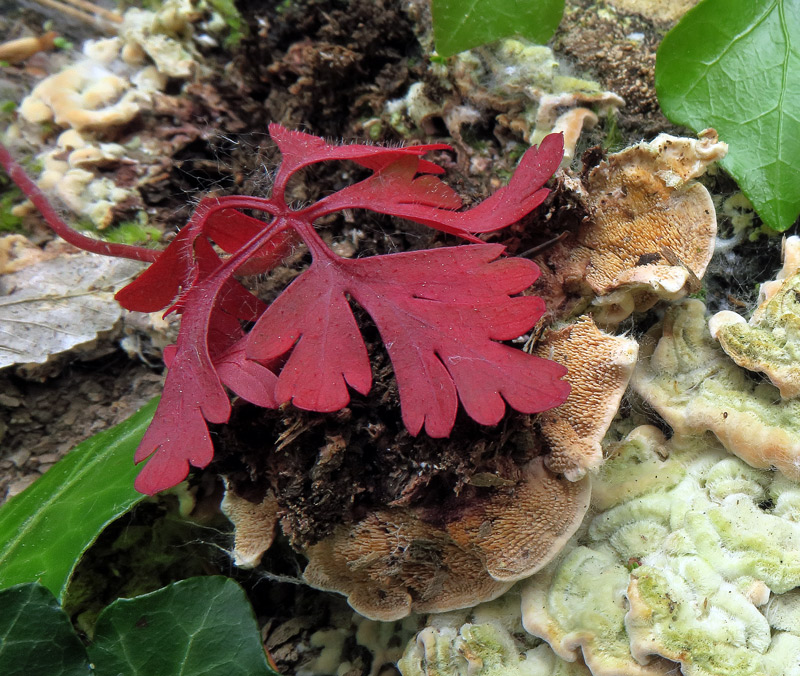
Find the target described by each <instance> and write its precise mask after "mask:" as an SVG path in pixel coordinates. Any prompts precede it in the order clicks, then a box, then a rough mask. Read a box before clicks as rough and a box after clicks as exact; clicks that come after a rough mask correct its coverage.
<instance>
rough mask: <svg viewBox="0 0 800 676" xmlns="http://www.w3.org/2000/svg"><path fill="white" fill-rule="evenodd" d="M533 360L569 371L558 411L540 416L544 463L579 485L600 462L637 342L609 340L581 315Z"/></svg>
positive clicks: (549, 339)
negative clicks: (566, 391)
mask: <svg viewBox="0 0 800 676" xmlns="http://www.w3.org/2000/svg"><path fill="white" fill-rule="evenodd" d="M537 354H538V355H539V356H541V357H545V358H547V359H553V360H554V361H557V362H558V363H559V364H563V365H564V366H566V367H567V369H568V372H567V376H566V379H567V381H568V382H569V384H570V386H571V387H572V390H571V391H570V395H569V397H568V398H567V400H566V401H565V402H564V403H563V404H561V406H559V407H557V408H554V409H551V410H549V411H546V412H545V413H542V414H541V415H540V416H539V422H540V424H541V428H542V434H543V435H544V438H545V440H546V441H547V444H548V446H549V447H550V454H549V455H548V456H547V457H546V459H545V463H546V465H547V467H548V468H549V469H550V470H552V471H553V472H559V473H562V474H564V476H566V477H567V479H569V480H570V481H577V480H578V479H580V478H581V477H583V476H584V474H586V471H587V470H596V469H597V468H598V467H599V466H600V463H601V462H602V461H603V449H602V447H601V445H600V442H601V441H602V439H603V436H604V435H605V433H606V431H607V430H608V427H609V425H610V424H611V421H612V419H613V418H614V416H615V415H616V413H617V409H618V408H619V404H620V401H621V400H622V396H623V395H624V394H625V390H626V388H627V387H628V381H629V380H630V377H631V375H632V374H633V367H634V366H635V365H636V359H637V356H638V354H639V346H638V344H637V343H636V341H635V340H632V339H630V338H625V337H622V336H612V335H609V334H607V333H604V332H603V331H601V330H600V329H598V328H597V325H596V324H595V323H594V321H592V319H591V317H589V316H587V315H584V316H582V317H579V318H578V319H577V321H575V322H574V323H573V324H570V325H569V326H566V327H564V328H562V329H560V330H557V331H551V332H550V333H548V334H547V336H546V337H545V339H544V340H543V341H541V342H540V343H539V344H538V346H537Z"/></svg>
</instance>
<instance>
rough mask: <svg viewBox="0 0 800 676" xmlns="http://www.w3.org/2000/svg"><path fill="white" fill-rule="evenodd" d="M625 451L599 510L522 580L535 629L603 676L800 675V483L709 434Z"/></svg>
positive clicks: (652, 433) (635, 435)
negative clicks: (797, 599)
mask: <svg viewBox="0 0 800 676" xmlns="http://www.w3.org/2000/svg"><path fill="white" fill-rule="evenodd" d="M614 450H615V452H614V453H613V455H612V456H611V457H609V459H608V460H607V461H606V462H605V463H604V464H603V466H602V467H601V469H600V471H599V473H598V475H597V476H596V477H595V479H594V486H595V489H596V491H597V492H596V495H597V496H598V497H602V500H601V501H598V500H595V499H594V496H593V505H592V506H593V510H594V513H593V515H592V517H591V518H590V519H588V520H587V523H586V524H585V527H584V528H582V529H581V531H580V534H579V535H578V536H576V537H575V538H573V540H571V541H570V543H569V544H568V545H567V547H566V548H565V552H564V553H563V555H562V556H560V557H559V560H558V561H557V562H556V563H554V564H551V565H549V566H547V567H546V568H545V569H544V570H543V571H541V572H540V573H538V574H537V575H535V576H533V577H532V578H531V579H530V580H528V581H526V582H525V583H524V584H523V585H522V590H521V591H522V615H523V623H524V626H525V628H526V629H527V630H528V631H529V632H531V633H532V634H533V635H535V636H538V637H540V638H543V639H544V640H546V641H547V642H548V643H549V644H550V646H551V647H552V648H553V650H554V651H555V653H556V654H557V655H558V656H559V657H561V658H562V659H565V660H573V659H580V657H581V656H583V658H584V659H585V660H586V664H587V665H588V666H589V668H590V669H591V671H592V674H594V676H666V674H676V673H681V674H684V675H685V676H722V675H723V674H724V675H725V676H791V675H792V674H794V673H796V666H797V664H798V659H799V658H800V634H798V631H797V627H798V626H800V625H798V624H797V623H796V621H795V622H792V621H791V620H790V619H789V618H790V617H791V616H792V614H793V613H792V611H791V607H792V606H793V605H794V603H793V601H794V599H793V598H792V595H793V594H794V593H795V592H794V590H795V589H796V588H797V585H798V582H800V524H798V509H797V505H798V504H799V500H798V499H799V498H800V488H799V487H798V485H797V484H796V483H794V482H792V481H789V480H788V479H786V478H785V477H783V476H781V475H780V474H779V473H777V472H771V471H765V470H758V469H754V468H752V467H749V466H748V465H746V464H745V463H744V462H742V461H741V460H739V459H738V458H734V457H732V456H731V455H729V454H728V453H727V452H726V451H725V449H724V448H722V447H721V446H720V445H719V444H718V443H717V442H716V440H715V439H714V438H713V437H711V436H710V435H697V436H686V437H678V436H674V437H673V438H672V439H671V440H669V441H667V440H666V439H665V437H664V436H663V435H662V434H660V433H659V432H658V431H657V430H655V429H654V428H651V427H648V428H637V429H635V430H633V431H632V432H631V433H630V434H629V435H628V437H627V438H626V439H625V440H624V441H622V442H621V443H619V444H617V445H616V448H615V449H614ZM776 602H777V606H778V612H776V613H771V612H770V609H771V608H772V607H773V606H775V605H776ZM795 617H797V616H795ZM787 620H788V621H787ZM667 660H671V661H667ZM676 662H678V663H680V664H679V665H678V664H675V663H676Z"/></svg>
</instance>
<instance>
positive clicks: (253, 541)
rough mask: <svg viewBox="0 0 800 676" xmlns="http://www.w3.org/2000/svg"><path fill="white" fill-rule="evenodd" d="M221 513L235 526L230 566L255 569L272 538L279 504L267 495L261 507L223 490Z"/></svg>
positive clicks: (229, 490) (269, 545)
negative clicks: (231, 563)
mask: <svg viewBox="0 0 800 676" xmlns="http://www.w3.org/2000/svg"><path fill="white" fill-rule="evenodd" d="M220 509H221V510H222V513H223V514H224V515H225V516H226V517H228V520H229V521H230V522H231V523H232V524H233V526H234V543H233V563H234V564H235V565H236V566H238V567H239V568H255V567H256V566H257V565H258V564H259V562H260V561H261V557H262V556H263V555H264V552H266V551H267V550H268V549H269V548H270V547H271V546H272V541H273V539H274V538H275V526H277V524H278V501H277V500H276V499H275V496H274V495H273V494H272V493H269V492H268V493H267V495H266V496H265V497H264V499H263V500H262V501H261V502H260V503H254V502H250V501H249V500H246V499H245V498H243V497H241V496H240V495H237V494H236V493H235V492H234V491H233V490H232V489H231V487H230V486H226V488H225V497H224V498H223V499H222V502H221V503H220Z"/></svg>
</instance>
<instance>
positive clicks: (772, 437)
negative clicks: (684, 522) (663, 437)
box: [631, 300, 800, 480]
mask: <svg viewBox="0 0 800 676" xmlns="http://www.w3.org/2000/svg"><path fill="white" fill-rule="evenodd" d="M650 337H651V339H652V343H653V344H651V345H649V346H648V347H646V348H645V347H643V348H642V354H641V356H642V357H643V359H642V360H641V361H640V363H639V365H638V366H637V368H636V369H635V371H634V374H633V378H632V379H631V385H632V387H633V389H634V390H635V391H636V392H637V393H638V394H639V395H640V396H641V397H642V398H644V400H645V401H646V402H647V403H648V404H650V405H651V406H652V407H653V408H654V409H655V410H656V411H657V412H658V413H659V415H661V417H663V418H664V420H666V422H667V423H668V424H669V425H670V426H671V427H672V429H673V431H674V432H675V435H676V436H684V435H688V434H695V433H703V432H705V431H710V432H713V433H714V434H715V435H716V437H717V438H718V439H719V440H720V442H722V444H723V445H724V446H725V448H726V449H728V451H730V452H731V453H734V454H735V455H738V456H739V457H740V458H742V459H743V460H744V461H745V462H747V463H748V464H750V465H752V466H753V467H759V468H765V469H767V468H770V467H776V468H777V469H778V470H780V471H781V472H783V473H784V474H785V475H786V476H787V477H789V478H791V479H794V480H800V400H798V399H781V397H780V394H779V392H778V390H777V388H775V387H774V386H773V385H770V384H769V383H759V382H756V381H754V380H752V379H751V378H749V377H748V375H747V372H746V371H745V370H744V369H742V368H740V367H739V366H737V365H736V364H735V363H734V362H733V361H732V360H731V359H730V358H729V357H728V355H726V354H725V352H723V351H722V349H721V348H720V347H719V345H718V344H717V343H716V342H715V341H714V339H713V338H712V337H711V334H710V333H709V330H708V327H707V325H706V317H705V305H703V303H702V302H700V301H699V300H684V301H682V302H681V303H679V304H677V305H675V306H673V307H671V308H670V309H669V310H668V311H667V313H666V315H665V317H664V321H663V323H662V324H661V325H660V326H658V327H654V329H653V330H652V331H651V333H650ZM656 341H657V344H655V343H656Z"/></svg>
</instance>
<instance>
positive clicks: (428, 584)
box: [303, 509, 511, 622]
mask: <svg viewBox="0 0 800 676" xmlns="http://www.w3.org/2000/svg"><path fill="white" fill-rule="evenodd" d="M306 554H307V556H308V558H309V564H308V566H307V567H306V570H305V572H304V573H303V576H304V577H305V580H306V582H308V584H310V585H311V586H312V587H316V588H318V589H323V590H325V591H335V592H339V593H342V594H346V595H347V601H348V603H349V604H350V605H351V606H352V607H353V609H354V610H356V611H358V612H359V613H361V614H362V615H364V616H366V617H368V618H370V619H372V620H381V621H384V622H389V621H392V620H399V619H401V618H403V617H406V616H407V615H408V614H409V613H411V612H420V613H424V612H441V611H446V610H455V609H457V608H466V607H468V606H472V605H475V604H476V603H480V602H481V601H490V600H492V599H494V598H497V597H498V596H500V594H502V593H503V592H504V591H506V590H507V589H508V588H509V587H510V586H511V584H510V583H506V582H498V581H496V580H493V579H492V578H491V577H490V576H489V574H488V573H487V572H486V571H485V569H484V567H483V564H482V563H481V561H480V559H479V558H478V557H477V556H476V555H474V554H469V553H467V552H466V551H464V550H463V549H462V548H461V547H459V546H458V545H457V544H456V543H455V542H453V541H452V539H451V538H450V537H449V536H448V535H447V533H446V532H445V531H443V530H442V529H440V528H437V527H435V526H432V525H430V524H427V523H425V522H423V521H421V520H420V519H419V518H418V517H417V516H416V515H414V514H413V512H412V511H411V510H408V509H394V510H392V509H387V510H381V511H378V512H374V513H372V514H370V515H369V516H367V517H366V518H365V519H363V520H362V521H360V522H359V523H357V524H355V525H353V526H338V527H337V528H336V530H335V531H334V533H333V535H331V536H329V537H327V538H325V539H324V540H322V541H321V542H319V543H318V544H316V545H313V546H311V547H310V548H309V549H308V550H307V552H306Z"/></svg>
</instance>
